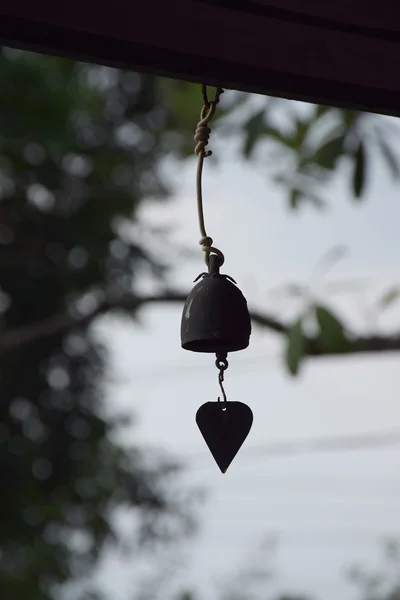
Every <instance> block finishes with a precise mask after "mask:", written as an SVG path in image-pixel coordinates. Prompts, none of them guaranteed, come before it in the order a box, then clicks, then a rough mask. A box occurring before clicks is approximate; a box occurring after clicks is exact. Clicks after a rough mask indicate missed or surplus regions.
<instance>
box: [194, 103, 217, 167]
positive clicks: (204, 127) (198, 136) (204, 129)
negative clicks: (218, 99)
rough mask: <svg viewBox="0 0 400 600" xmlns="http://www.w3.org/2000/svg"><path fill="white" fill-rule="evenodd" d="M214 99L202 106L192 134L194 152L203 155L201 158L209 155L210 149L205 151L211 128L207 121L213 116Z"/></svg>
mask: <svg viewBox="0 0 400 600" xmlns="http://www.w3.org/2000/svg"><path fill="white" fill-rule="evenodd" d="M216 106H217V105H216V103H215V101H212V102H210V104H209V105H208V106H207V105H206V104H205V105H204V106H203V108H202V110H201V114H200V121H199V122H198V123H197V127H196V132H195V134H194V141H195V142H196V146H195V149H194V151H195V153H196V155H197V156H200V155H203V158H206V157H207V156H211V154H212V152H211V150H207V152H206V151H205V147H206V146H207V144H208V140H209V138H210V133H211V129H210V128H209V127H208V123H209V121H210V120H211V119H212V118H213V116H214V113H215V108H216Z"/></svg>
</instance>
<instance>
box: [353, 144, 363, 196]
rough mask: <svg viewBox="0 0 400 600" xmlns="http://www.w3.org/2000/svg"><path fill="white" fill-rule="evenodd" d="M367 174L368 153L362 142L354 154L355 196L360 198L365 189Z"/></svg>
mask: <svg viewBox="0 0 400 600" xmlns="http://www.w3.org/2000/svg"><path fill="white" fill-rule="evenodd" d="M365 173H366V152H365V147H364V142H363V141H362V140H361V141H360V142H359V144H358V147H357V150H356V151H355V153H354V175H353V190H354V196H355V197H356V198H360V196H361V195H362V193H363V191H364V188H365Z"/></svg>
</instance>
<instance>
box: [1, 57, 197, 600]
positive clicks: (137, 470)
mask: <svg viewBox="0 0 400 600" xmlns="http://www.w3.org/2000/svg"><path fill="white" fill-rule="evenodd" d="M0 77H1V80H2V86H1V89H0V102H1V106H2V110H1V114H0V244H1V258H0V281H1V290H0V291H1V294H0V312H1V315H0V320H1V325H0V326H1V330H2V333H5V334H6V335H7V333H6V332H7V331H12V330H14V331H18V330H19V329H20V328H24V327H34V328H35V327H38V326H39V324H41V323H43V322H45V321H46V320H48V319H54V316H55V315H57V314H58V313H63V314H64V315H68V318H69V319H70V322H69V326H68V327H67V328H64V329H57V328H55V329H53V330H52V331H48V332H47V333H48V335H45V336H39V337H38V338H36V339H35V341H34V343H32V344H26V343H25V342H24V340H23V339H22V337H20V336H19V334H17V338H19V339H18V344H17V346H18V348H15V351H14V352H4V353H3V354H2V355H1V363H0V369H1V380H0V397H1V404H0V415H1V417H0V474H1V475H0V476H1V482H2V493H1V495H0V520H1V527H0V587H1V590H2V597H4V598H7V599H11V598H21V599H23V598H29V599H30V600H45V599H48V598H50V597H54V594H56V591H57V585H58V584H60V583H63V582H64V581H66V580H70V579H71V578H79V577H80V576H82V575H83V574H85V575H86V574H87V573H88V571H89V570H90V568H91V567H92V566H93V564H94V563H95V561H96V560H97V558H98V557H99V556H100V555H101V552H102V549H103V547H104V546H105V544H106V543H108V542H110V541H112V540H113V539H116V538H117V537H118V530H117V528H116V526H115V523H114V520H113V516H114V513H115V510H116V509H117V508H120V509H123V508H125V510H126V511H129V512H130V513H131V514H132V515H133V517H134V518H135V519H136V520H138V527H137V530H136V537H135V543H140V542H142V541H143V542H144V541H146V540H147V541H150V540H153V541H155V540H167V539H169V538H170V537H171V536H177V535H179V533H180V532H183V531H185V530H186V528H187V526H188V525H190V518H189V516H190V515H189V512H188V511H186V510H183V509H182V506H183V500H184V499H185V494H186V492H185V489H184V488H182V487H180V486H179V483H178V482H179V469H178V466H177V465H176V464H175V462H174V461H172V460H171V459H168V458H165V457H164V458H161V457H159V456H158V457H157V456H152V455H151V454H150V456H149V455H148V453H147V454H146V455H145V454H144V452H141V451H140V449H139V448H137V447H136V446H133V447H132V448H123V447H121V446H120V445H119V444H118V442H117V441H116V436H117V433H118V428H119V427H120V426H121V424H122V423H125V422H126V420H125V418H123V419H122V418H119V417H118V415H117V416H115V415H114V416H113V415H111V416H110V414H109V413H110V411H109V410H106V407H105V406H104V403H103V380H104V377H105V376H107V369H106V356H107V354H106V349H105V348H104V347H103V345H102V344H101V342H100V341H99V340H98V339H96V338H95V337H94V335H93V334H92V333H91V331H90V329H89V327H88V325H89V319H88V320H87V321H85V315H90V314H91V313H92V312H93V310H95V307H96V306H102V305H104V302H109V303H115V304H116V305H118V303H119V302H120V301H121V298H123V297H124V295H125V294H127V293H130V292H131V289H132V285H133V283H134V281H135V277H136V274H137V272H138V271H140V269H141V268H142V266H143V265H147V266H148V267H150V268H152V269H153V271H154V272H155V273H156V274H159V275H161V273H162V272H163V265H161V264H159V263H157V262H156V261H155V260H154V258H153V257H150V256H148V255H147V254H146V252H145V250H144V249H143V248H142V247H140V246H139V245H138V244H137V243H136V242H135V240H134V239H132V238H130V237H129V236H126V235H125V236H124V235H123V234H122V233H121V229H122V225H123V224H124V223H130V222H132V219H133V218H134V215H135V211H136V210H137V207H138V206H139V204H140V202H141V201H142V200H143V198H144V197H145V196H146V195H152V196H153V197H154V196H158V197H160V198H163V197H165V195H166V189H165V186H164V184H163V182H162V181H161V178H160V176H159V172H158V166H159V162H160V159H161V158H162V156H164V155H165V152H166V151H167V149H168V146H167V145H166V143H165V140H164V137H163V136H164V132H165V130H166V126H167V123H168V119H169V115H168V110H167V109H166V108H165V107H164V105H163V103H162V101H161V100H160V94H161V86H160V84H159V83H158V81H157V80H156V79H154V78H151V77H145V76H140V75H138V74H135V73H125V72H122V71H117V70H113V69H108V68H103V67H96V66H92V65H86V64H82V63H76V62H73V61H70V60H65V59H59V58H52V57H43V56H40V55H37V54H32V53H25V52H20V51H14V50H13V51H11V50H8V49H4V48H3V50H2V53H1V56H0ZM110 305H111V304H110ZM125 314H127V315H134V307H133V306H131V307H129V310H128V311H125ZM132 543H133V542H132Z"/></svg>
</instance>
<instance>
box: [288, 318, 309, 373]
mask: <svg viewBox="0 0 400 600" xmlns="http://www.w3.org/2000/svg"><path fill="white" fill-rule="evenodd" d="M304 350H305V344H304V335H303V322H302V317H300V318H299V319H297V320H296V321H295V322H294V323H293V325H292V327H291V328H290V330H289V332H288V335H287V346H286V363H287V366H288V369H289V372H290V373H291V375H297V373H298V371H299V368H300V363H301V360H302V358H303V356H304Z"/></svg>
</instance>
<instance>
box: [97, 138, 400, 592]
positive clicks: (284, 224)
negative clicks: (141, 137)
mask: <svg viewBox="0 0 400 600" xmlns="http://www.w3.org/2000/svg"><path fill="white" fill-rule="evenodd" d="M211 147H213V149H214V151H215V155H218V160H219V162H220V166H219V167H218V168H216V169H214V168H211V167H210V166H209V164H207V163H206V165H205V191H204V196H205V215H206V223H207V229H208V233H209V234H210V235H211V236H212V237H213V238H214V242H215V244H216V245H217V246H218V247H219V248H221V249H222V250H223V252H224V253H225V256H226V265H225V267H224V271H225V272H226V273H228V274H230V275H232V276H233V277H234V278H235V279H236V281H237V282H238V285H239V286H240V288H241V289H242V291H243V293H244V294H245V295H246V297H247V299H248V302H249V304H250V306H257V307H258V308H259V309H261V308H263V307H264V308H265V310H267V311H268V312H272V313H274V314H276V315H283V316H284V317H288V316H290V315H292V314H295V312H296V310H298V305H296V304H294V303H291V302H287V301H286V302H285V303H282V301H281V299H280V298H279V297H277V296H276V295H274V294H273V293H271V290H274V289H275V288H276V287H277V286H279V285H282V284H284V283H288V282H291V283H293V282H299V283H301V282H305V281H306V280H307V279H309V278H310V276H311V274H312V272H313V269H314V268H315V266H316V265H317V264H318V261H319V260H320V259H321V258H322V257H323V255H324V254H325V253H326V252H327V251H329V250H330V249H332V247H334V246H336V245H338V244H341V245H345V246H346V247H348V249H349V253H348V255H347V256H346V257H345V258H344V259H342V260H341V261H340V262H338V264H337V265H336V266H335V267H334V268H333V269H332V271H331V272H330V273H329V274H328V275H327V276H326V278H325V279H326V281H338V280H343V279H351V278H354V279H357V278H366V279H368V287H367V289H366V291H365V292H363V293H358V294H353V295H349V294H348V295H347V296H346V295H344V296H340V297H339V296H337V297H336V296H335V297H333V298H328V299H329V301H330V302H332V303H333V305H334V306H337V307H338V309H339V310H341V311H342V314H343V316H344V318H345V319H348V322H349V323H350V324H354V327H355V328H356V329H357V330H359V331H363V332H364V333H365V332H373V331H377V330H379V328H386V330H387V329H388V328H389V329H390V328H393V327H395V325H396V323H397V322H398V321H399V311H398V310H397V309H392V310H391V311H389V313H388V314H387V315H386V316H384V317H383V318H381V319H380V320H379V321H378V322H377V321H376V318H375V317H376V314H375V312H374V311H371V307H372V306H373V301H374V299H376V298H377V297H378V296H379V293H380V291H381V290H382V288H383V287H384V286H385V285H386V284H387V285H388V286H389V285H390V284H393V283H394V282H397V281H398V278H399V273H398V265H399V257H400V236H399V233H398V230H399V223H400V202H399V190H398V188H395V187H394V186H393V185H392V184H391V182H390V181H388V178H387V176H386V172H385V171H384V169H383V168H382V166H381V165H377V166H376V168H374V170H373V171H372V173H369V176H370V180H371V183H370V186H369V190H370V191H369V193H368V196H367V198H366V199H365V200H364V202H363V203H358V204H356V203H354V202H352V201H351V200H350V193H349V186H348V182H347V178H346V174H345V171H343V172H342V173H341V175H340V176H339V177H338V178H337V180H336V181H335V182H334V184H333V185H332V186H331V187H330V188H329V190H327V192H326V196H327V197H328V198H329V201H330V204H329V210H328V211H326V212H323V213H319V212H317V211H315V209H314V208H307V207H304V209H302V210H300V212H298V213H291V212H289V211H288V209H287V207H286V205H285V201H284V195H283V193H282V192H281V191H280V190H279V189H277V188H276V187H274V186H273V185H272V184H271V183H270V180H269V179H268V177H267V173H266V172H265V173H264V172H263V171H262V170H261V169H260V168H259V167H258V168H255V167H253V166H251V165H249V164H243V163H242V162H241V161H240V160H238V159H237V158H235V155H234V153H233V152H231V148H228V149H226V148H223V147H222V146H221V144H219V143H218V141H217V140H215V138H214V140H213V139H212V141H211ZM212 160H213V158H210V159H208V161H212ZM168 170H169V172H171V173H173V174H174V180H175V183H176V192H175V195H174V201H173V202H170V203H168V204H165V205H164V206H163V205H159V204H154V205H151V204H150V205H148V206H147V207H146V209H145V210H143V213H142V219H143V222H144V223H149V222H151V223H154V222H157V223H161V224H164V223H169V224H174V225H175V228H176V229H175V232H174V234H173V239H175V240H176V241H178V242H185V243H186V244H188V245H190V246H191V247H192V249H193V250H195V251H196V250H197V249H198V248H199V246H198V239H199V233H198V229H197V222H196V207H195V196H194V176H195V173H194V171H195V163H194V162H191V161H189V162H188V163H187V164H186V166H185V168H184V169H182V168H181V167H179V170H177V169H176V167H175V166H174V165H172V164H169V165H168ZM202 270H204V265H203V255H202V252H201V250H200V249H198V255H197V257H196V258H195V259H193V257H190V258H187V259H185V257H182V258H181V259H180V260H179V261H178V262H177V264H176V269H175V272H174V276H173V280H174V282H176V284H177V285H179V286H180V287H185V288H187V289H188V290H189V289H190V288H191V286H192V280H193V279H194V277H195V276H197V275H198V274H199V273H200V272H201V271H202ZM318 290H319V293H320V294H321V295H322V296H324V297H325V294H326V291H324V290H325V288H324V287H323V286H321V285H320V286H319V287H318ZM282 307H283V308H282ZM180 317H181V311H180V309H179V308H178V307H161V306H157V307H152V308H148V309H145V310H143V311H142V312H141V321H142V326H141V327H136V326H134V325H133V324H132V325H129V324H127V323H126V322H124V323H123V324H120V323H118V321H116V320H114V319H113V320H110V319H108V320H106V321H104V322H103V324H102V325H101V326H100V328H99V329H100V331H101V334H102V335H104V336H105V337H106V339H107V341H108V343H109V344H110V347H111V348H112V362H111V368H112V369H113V370H114V372H115V374H116V379H117V381H118V383H116V384H114V385H113V386H110V389H109V393H108V402H109V406H110V407H115V408H116V409H121V408H123V409H124V410H127V411H128V412H132V413H134V414H135V415H137V416H138V417H139V423H138V425H137V426H136V427H135V429H134V430H133V431H132V432H129V435H128V439H129V436H131V437H132V440H133V441H135V442H137V441H142V442H145V443H146V444H152V445H156V446H161V447H165V448H166V449H168V450H170V451H173V452H175V453H176V454H177V455H178V456H186V457H187V458H188V461H189V463H190V465H191V467H190V470H191V476H192V479H193V480H195V481H198V482H201V484H202V485H204V487H205V488H206V489H207V490H208V500H207V503H206V505H205V508H204V511H203V512H202V517H201V523H200V531H199V534H198V536H197V538H196V540H195V541H194V542H193V543H192V544H191V545H190V546H189V548H188V549H187V552H186V561H187V562H186V565H185V569H184V570H183V571H182V572H180V573H179V574H178V575H177V577H176V581H177V582H178V583H180V582H182V583H187V584H189V585H190V584H191V585H192V586H193V587H194V588H195V589H196V590H199V597H200V598H203V599H204V600H212V599H213V598H216V596H213V591H216V592H218V589H219V588H220V586H221V585H222V584H221V580H222V581H230V580H231V579H232V577H233V576H235V575H236V573H237V570H238V568H239V567H240V566H241V565H243V564H244V563H245V562H246V559H247V558H246V557H247V556H250V555H251V554H252V553H254V552H255V551H256V550H257V548H258V546H259V545H260V543H261V542H262V541H263V540H264V539H266V538H267V537H268V536H276V537H277V540H278V542H277V546H276V551H275V552H274V553H273V554H272V558H271V565H272V566H273V567H274V570H275V571H276V581H275V582H274V584H271V586H270V587H267V588H266V589H267V590H268V591H269V590H274V589H279V590H285V591H293V592H304V593H306V592H309V593H310V594H312V595H313V596H314V597H319V598H321V599H324V600H337V599H338V598H343V599H349V600H350V599H351V598H353V597H354V589H353V588H352V587H350V586H349V585H348V583H347V582H346V579H345V577H344V571H343V569H344V568H345V567H347V566H349V565H351V564H354V563H361V564H364V565H366V564H368V563H369V564H371V565H372V566H374V565H375V564H376V562H377V561H378V560H379V557H380V550H379V545H378V544H379V542H380V540H381V539H382V537H385V536H395V535H398V537H399V538H400V514H399V509H398V506H399V500H400V478H399V469H398V462H399V459H400V446H399V447H396V446H394V447H392V448H386V449H370V450H362V451H346V452H344V451H343V452H332V453H328V452H325V453H312V454H307V453H299V454H298V455H293V456H287V457H276V456H275V457H274V456H272V457H268V456H267V455H266V452H265V450H263V445H266V444H270V443H272V442H275V441H279V440H288V441H289V440H302V439H303V440H306V439H310V438H311V439H314V438H321V437H322V438H323V437H326V436H341V435H349V434H362V433H369V432H386V431H393V430H396V429H398V430H399V432H400V422H399V421H400V404H399V398H398V395H399V389H400V369H399V365H398V363H399V357H398V355H391V356H390V355H386V356H384V355H381V356H363V357H350V358H335V359H318V360H314V361H313V360H310V361H308V362H307V364H306V365H305V368H304V369H303V371H302V373H301V376H300V377H297V378H295V379H292V378H289V376H288V374H287V372H286V371H285V368H284V365H283V361H282V357H281V351H282V347H281V343H280V340H279V339H278V338H276V336H273V335H271V334H270V333H269V332H268V331H265V332H260V331H255V332H254V335H253V337H252V341H251V344H250V347H249V349H248V350H246V351H243V352H240V353H236V354H234V355H231V356H230V367H229V370H228V371H227V373H226V390H227V393H228V397H229V398H231V399H232V400H240V401H243V402H246V403H247V404H249V405H250V406H251V408H252V410H253V412H254V425H253V429H252V431H251V432H250V434H249V437H248V439H247V441H246V443H245V445H244V446H243V448H242V449H241V451H240V453H239V454H238V456H237V457H236V458H235V460H234V462H233V463H232V465H231V466H230V468H229V470H228V472H227V474H226V475H222V474H221V473H220V472H219V470H218V468H217V466H216V465H215V464H214V462H213V459H212V457H211V456H210V454H209V451H208V449H207V447H206V445H205V443H204V442H203V440H202V438H201V435H200V433H199V431H198V429H197V426H196V424H195V420H194V419H195V414H196V410H197V408H198V407H199V406H200V405H201V404H202V403H203V402H205V401H209V400H210V401H211V400H216V398H217V395H218V387H217V373H216V369H215V367H214V364H213V358H212V356H208V355H201V354H194V353H188V352H185V351H184V350H182V349H181V348H180V339H179V333H180ZM399 327H400V325H399ZM185 551H186V550H185ZM107 565H108V566H107ZM107 565H106V566H105V569H104V571H103V577H102V581H104V584H105V586H106V587H107V586H111V587H110V590H112V593H113V598H114V599H115V600H118V598H121V600H126V598H127V596H126V594H127V591H128V590H130V589H131V585H133V581H132V577H133V576H132V568H131V565H130V564H129V561H122V560H121V559H119V558H118V559H114V560H112V559H110V560H109V561H108V563H107ZM110 578H111V580H112V584H111V583H110V581H111V580H110ZM265 597H266V595H265ZM164 600H167V599H164Z"/></svg>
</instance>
